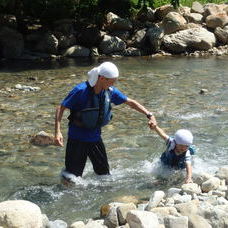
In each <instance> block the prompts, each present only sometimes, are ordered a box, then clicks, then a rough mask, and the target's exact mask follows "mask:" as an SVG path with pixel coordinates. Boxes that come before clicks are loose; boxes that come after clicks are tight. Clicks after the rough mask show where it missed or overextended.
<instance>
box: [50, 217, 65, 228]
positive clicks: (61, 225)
mask: <svg viewBox="0 0 228 228" xmlns="http://www.w3.org/2000/svg"><path fill="white" fill-rule="evenodd" d="M48 227H49V228H67V223H66V222H64V221H63V220H60V219H57V220H55V221H50V222H49V225H48Z"/></svg>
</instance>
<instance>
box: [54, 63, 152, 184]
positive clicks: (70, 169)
mask: <svg viewBox="0 0 228 228" xmlns="http://www.w3.org/2000/svg"><path fill="white" fill-rule="evenodd" d="M88 76H89V77H88V81H86V82H82V83H80V84H78V85H76V86H75V87H74V89H73V90H72V91H71V92H70V93H69V94H68V96H67V97H66V98H65V99H64V100H63V101H62V103H61V105H59V106H58V107H57V109H56V116H55V142H56V145H58V146H63V136H62V133H61V129H60V123H61V119H62V116H63V113H64V111H65V110H66V109H69V110H70V116H69V117H68V119H69V129H68V141H67V147H66V156H65V171H64V172H62V176H63V177H65V179H67V180H68V181H72V177H75V176H76V177H77V176H82V173H83V170H84V168H85V164H86V159H87V157H89V158H90V160H91V162H92V165H93V169H94V172H95V173H96V174H98V175H105V174H110V173H109V164H108V159H107V154H106V150H105V146H104V144H103V142H102V138H101V127H102V126H104V125H106V124H108V122H109V121H110V120H111V118H112V112H111V103H114V104H115V105H120V104H122V103H125V104H127V105H129V106H130V107H131V108H133V109H135V110H137V111H138V112H141V113H143V114H145V116H146V117H147V118H148V119H149V121H150V122H151V123H154V124H156V119H155V117H154V116H153V114H152V113H151V112H149V111H148V110H147V109H146V108H145V107H143V106H142V105H141V104H139V103H138V102H137V101H135V100H133V99H130V98H128V97H127V96H126V95H125V94H123V93H122V92H120V91H119V90H118V89H117V88H116V87H114V86H113V84H114V83H115V82H116V80H117V78H118V76H119V71H118V68H117V67H116V66H115V65H114V64H113V63H111V62H104V63H102V64H101V65H100V66H98V67H95V68H93V69H92V70H91V71H89V72H88ZM72 174H73V175H72ZM74 175H75V176H74Z"/></svg>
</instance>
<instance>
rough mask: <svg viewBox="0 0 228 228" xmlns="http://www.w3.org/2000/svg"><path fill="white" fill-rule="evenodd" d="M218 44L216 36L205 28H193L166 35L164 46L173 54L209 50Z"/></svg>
mask: <svg viewBox="0 0 228 228" xmlns="http://www.w3.org/2000/svg"><path fill="white" fill-rule="evenodd" d="M215 43H216V38H215V35H214V34H213V33H212V32H209V31H207V30H206V29H204V28H193V29H186V30H183V31H179V32H177V33H175V34H170V35H165V36H164V37H163V41H162V44H163V45H164V48H165V49H166V50H168V51H169V52H171V53H183V52H185V51H194V50H209V49H210V48H212V47H214V45H215Z"/></svg>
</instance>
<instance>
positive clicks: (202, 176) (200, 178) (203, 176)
mask: <svg viewBox="0 0 228 228" xmlns="http://www.w3.org/2000/svg"><path fill="white" fill-rule="evenodd" d="M201 90H202V94H204V93H208V90H207V89H206V90H205V89H201ZM201 90H200V91H201ZM211 177H213V175H211V174H209V173H206V172H202V173H194V174H193V180H194V182H195V183H196V184H198V185H201V184H202V183H203V182H205V181H207V180H209V179H210V178H211Z"/></svg>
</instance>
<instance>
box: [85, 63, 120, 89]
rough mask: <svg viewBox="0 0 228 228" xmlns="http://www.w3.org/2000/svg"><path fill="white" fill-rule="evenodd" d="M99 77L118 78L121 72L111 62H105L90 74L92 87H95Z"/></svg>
mask: <svg viewBox="0 0 228 228" xmlns="http://www.w3.org/2000/svg"><path fill="white" fill-rule="evenodd" d="M99 75H100V76H104V77H105V78H118V76H119V70H118V68H117V67H116V65H115V64H113V63H111V62H104V63H102V64H101V65H100V66H98V67H94V68H93V69H92V70H90V71H89V72H88V77H89V78H88V82H89V84H90V86H92V87H93V86H95V84H96V83H97V80H98V76H99Z"/></svg>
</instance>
